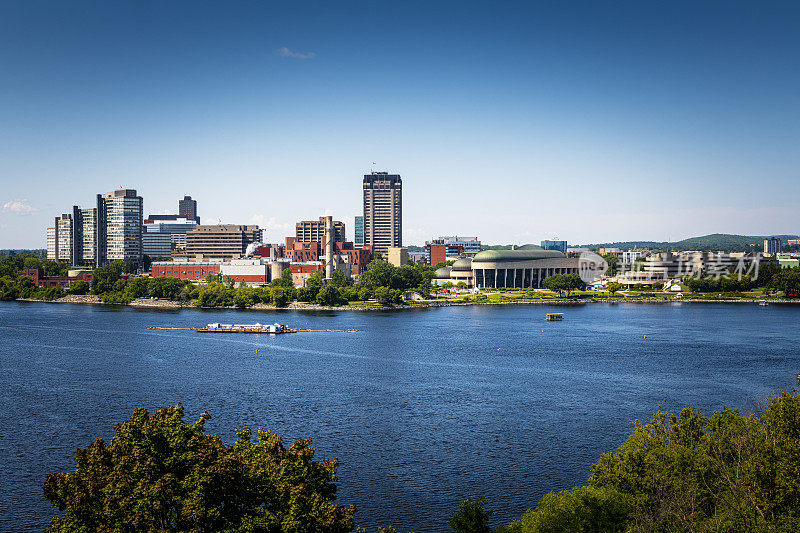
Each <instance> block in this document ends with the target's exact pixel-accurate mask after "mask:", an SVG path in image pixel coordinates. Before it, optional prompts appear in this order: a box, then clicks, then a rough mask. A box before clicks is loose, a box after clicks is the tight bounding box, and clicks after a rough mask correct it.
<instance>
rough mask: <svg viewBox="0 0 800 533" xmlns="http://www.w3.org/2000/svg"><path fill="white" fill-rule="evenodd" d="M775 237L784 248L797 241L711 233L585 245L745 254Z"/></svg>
mask: <svg viewBox="0 0 800 533" xmlns="http://www.w3.org/2000/svg"><path fill="white" fill-rule="evenodd" d="M770 237H777V238H779V239H780V240H781V242H782V243H783V245H784V246H787V241H788V240H789V239H797V235H731V234H729V233H712V234H711V235H703V236H702V237H690V238H688V239H683V240H682V241H677V242H666V241H664V242H658V241H622V242H606V243H598V244H585V245H583V246H586V247H589V248H622V249H631V248H650V249H657V250H665V251H681V250H699V251H704V252H705V251H709V252H710V251H722V252H747V251H752V250H757V249H761V248H763V246H764V239H768V238H770Z"/></svg>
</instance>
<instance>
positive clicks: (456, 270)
mask: <svg viewBox="0 0 800 533" xmlns="http://www.w3.org/2000/svg"><path fill="white" fill-rule="evenodd" d="M473 279H474V276H473V274H472V259H471V258H469V257H466V258H463V259H458V260H457V261H456V262H455V263H453V266H451V267H450V281H451V282H452V283H453V284H454V285H455V284H458V282H459V281H463V282H464V283H466V284H467V287H470V288H471V287H472V286H473Z"/></svg>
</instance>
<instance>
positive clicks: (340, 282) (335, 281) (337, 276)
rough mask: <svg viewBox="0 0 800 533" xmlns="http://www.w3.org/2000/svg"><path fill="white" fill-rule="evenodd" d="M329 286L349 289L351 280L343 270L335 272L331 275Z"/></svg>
mask: <svg viewBox="0 0 800 533" xmlns="http://www.w3.org/2000/svg"><path fill="white" fill-rule="evenodd" d="M329 285H331V286H333V287H337V288H342V287H348V286H349V285H350V280H349V279H348V277H347V276H345V275H344V272H342V271H341V270H334V271H333V273H332V274H331V280H330V282H329Z"/></svg>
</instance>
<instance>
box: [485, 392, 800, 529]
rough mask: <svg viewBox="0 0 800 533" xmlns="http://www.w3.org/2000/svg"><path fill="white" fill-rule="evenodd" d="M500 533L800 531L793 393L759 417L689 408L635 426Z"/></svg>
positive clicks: (799, 430) (799, 403) (798, 421)
mask: <svg viewBox="0 0 800 533" xmlns="http://www.w3.org/2000/svg"><path fill="white" fill-rule="evenodd" d="M501 530H502V531H507V532H510V533H545V532H546V533H556V532H564V533H566V532H599V531H604V532H605V531H611V532H613V531H618V532H622V531H626V532H629V533H650V532H671V531H676V532H677V531H692V532H697V533H700V532H708V533H711V532H715V533H716V532H725V533H733V532H737V533H738V532H740V531H741V532H759V533H760V532H767V531H772V532H779V533H789V532H796V531H800V395H798V393H797V391H792V392H791V393H783V394H781V395H780V396H778V397H775V398H772V399H770V401H769V404H768V405H767V406H766V409H764V410H763V412H761V413H760V414H752V415H747V416H744V415H742V414H740V413H739V412H738V411H736V410H733V409H724V410H722V411H718V412H715V413H714V414H712V415H711V416H704V415H703V414H701V413H700V412H699V411H697V410H696V409H693V408H685V409H683V410H682V411H681V412H680V413H678V414H676V415H673V414H668V413H663V412H658V413H656V414H655V415H654V416H653V418H652V419H651V421H650V422H649V423H648V424H642V423H639V422H637V423H636V427H635V428H634V430H633V432H632V434H631V435H630V436H629V437H628V439H627V440H626V441H625V442H623V443H622V444H621V445H620V446H619V447H618V448H617V449H616V451H614V452H613V453H604V454H603V455H601V456H600V459H599V460H598V462H597V463H596V464H595V465H594V466H593V467H592V477H591V479H590V480H589V485H588V486H584V487H578V488H575V489H573V490H571V491H564V492H558V493H550V494H547V495H545V496H544V497H543V498H542V499H541V501H540V502H539V505H538V506H537V507H536V508H535V509H533V510H531V511H528V512H526V513H525V514H524V515H523V516H522V517H521V518H520V519H519V520H517V521H514V522H512V523H511V524H510V525H509V526H507V527H506V528H501Z"/></svg>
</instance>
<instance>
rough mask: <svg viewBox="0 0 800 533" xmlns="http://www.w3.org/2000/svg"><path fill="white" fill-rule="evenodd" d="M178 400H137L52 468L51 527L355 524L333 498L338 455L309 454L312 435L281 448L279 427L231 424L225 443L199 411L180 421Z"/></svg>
mask: <svg viewBox="0 0 800 533" xmlns="http://www.w3.org/2000/svg"><path fill="white" fill-rule="evenodd" d="M183 415H184V414H183V406H182V405H181V404H178V405H176V406H174V407H169V408H165V409H159V410H158V411H156V413H155V414H154V415H153V416H150V414H149V413H148V411H147V410H145V409H136V410H135V411H134V413H133V415H132V416H131V417H130V419H128V420H127V421H125V422H123V423H122V424H119V425H117V426H116V427H115V428H114V437H113V439H112V440H111V442H110V444H108V445H107V444H106V443H105V442H104V441H103V440H102V439H96V440H95V441H94V442H93V443H92V444H91V445H90V446H89V447H88V448H87V449H85V450H84V449H80V450H78V453H77V456H76V464H77V466H76V469H75V472H65V473H52V474H49V475H48V476H47V482H46V483H45V486H44V494H45V497H46V498H47V499H48V500H49V501H50V502H51V503H52V504H53V505H54V506H56V507H57V508H58V509H59V510H61V511H62V512H63V517H54V518H53V519H52V520H51V522H50V525H49V526H48V528H47V531H49V532H61V531H64V532H67V531H69V532H73V531H79V532H80V531H86V532H89V531H97V532H112V531H158V532H170V531H176V532H177V531H230V532H249V533H257V532H264V533H267V532H277V531H285V532H291V533H304V532H313V531H318V532H323V531H324V532H331V533H344V532H348V531H352V530H353V529H354V527H355V526H354V521H353V514H354V513H355V507H354V506H347V507H345V506H339V505H336V504H334V500H335V498H336V485H335V482H336V480H337V478H336V469H337V466H338V465H337V462H336V460H335V459H334V460H323V461H321V462H319V461H314V449H313V448H312V447H311V441H308V440H299V441H297V442H295V443H294V444H293V445H292V446H290V447H289V448H285V447H284V446H283V443H282V441H281V439H280V437H278V436H277V435H274V434H272V433H270V432H269V431H259V432H258V436H257V440H255V441H253V440H252V432H251V431H250V429H244V430H240V431H238V432H237V435H238V437H239V438H238V440H237V441H236V443H235V444H234V445H233V446H231V447H228V446H226V445H225V444H223V442H222V440H221V439H220V438H219V437H217V436H215V435H209V434H207V433H205V431H204V425H205V422H206V421H207V420H208V419H209V418H210V416H209V415H208V414H207V413H203V415H202V416H201V417H200V419H199V420H198V421H197V422H196V423H194V424H186V423H184V422H183Z"/></svg>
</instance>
